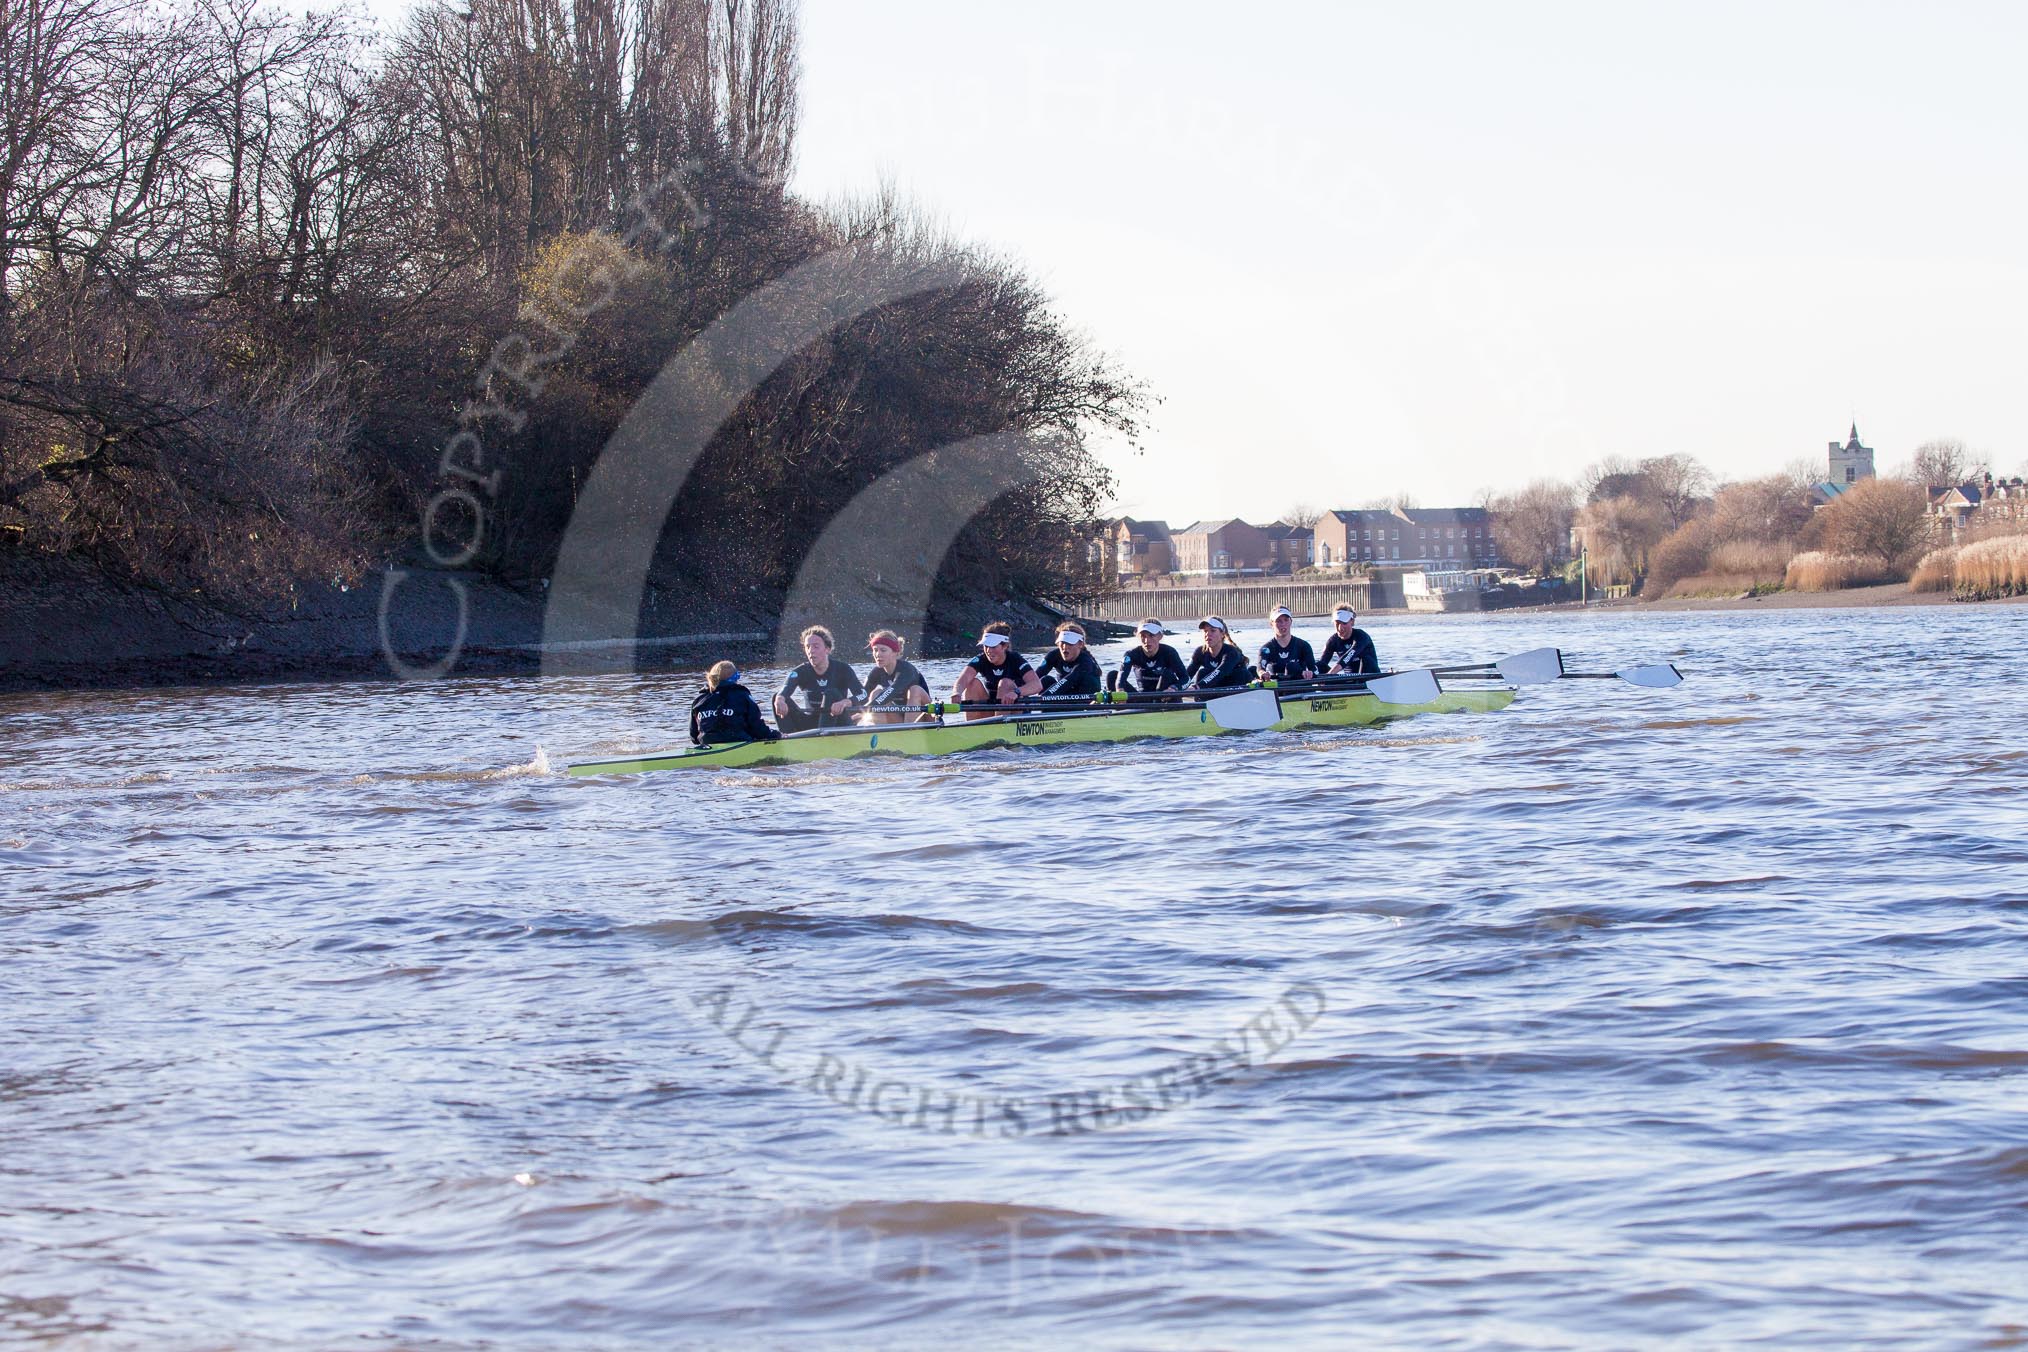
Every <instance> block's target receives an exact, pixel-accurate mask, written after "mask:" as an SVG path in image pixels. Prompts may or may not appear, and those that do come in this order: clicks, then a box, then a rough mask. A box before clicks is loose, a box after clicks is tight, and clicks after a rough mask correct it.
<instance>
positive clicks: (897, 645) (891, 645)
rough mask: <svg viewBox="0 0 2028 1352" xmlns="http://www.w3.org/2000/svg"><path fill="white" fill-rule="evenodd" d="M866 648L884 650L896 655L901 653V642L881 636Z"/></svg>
mask: <svg viewBox="0 0 2028 1352" xmlns="http://www.w3.org/2000/svg"><path fill="white" fill-rule="evenodd" d="M868 646H869V647H874V648H885V649H887V650H888V651H889V652H891V653H898V652H900V651H901V640H899V639H892V638H889V637H888V636H887V635H885V634H882V635H881V636H880V637H879V638H877V639H874V640H873V641H872V643H871V644H869V645H868Z"/></svg>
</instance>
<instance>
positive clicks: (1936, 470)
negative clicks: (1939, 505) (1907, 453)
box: [1906, 437, 1985, 488]
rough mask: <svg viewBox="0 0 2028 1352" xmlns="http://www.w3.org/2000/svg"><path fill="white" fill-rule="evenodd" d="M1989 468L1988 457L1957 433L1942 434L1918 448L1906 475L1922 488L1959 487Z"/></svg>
mask: <svg viewBox="0 0 2028 1352" xmlns="http://www.w3.org/2000/svg"><path fill="white" fill-rule="evenodd" d="M1983 469H1985V462H1984V460H1983V459H1982V458H1981V457H1979V456H1976V455H1974V454H1973V453H1972V452H1971V451H1970V450H1969V449H1967V448H1966V446H1965V443H1964V442H1962V441H1959V440H1957V439H1956V438H1955V437H1939V438H1937V439H1936V440H1934V441H1925V442H1923V443H1922V445H1920V446H1918V447H1916V448H1915V455H1914V456H1913V457H1912V458H1911V459H1910V460H1909V464H1908V470H1907V472H1906V477H1907V479H1908V481H1909V482H1910V483H1913V484H1915V485H1917V486H1918V487H1921V488H1955V487H1957V486H1958V485H1959V484H1961V483H1963V482H1965V481H1966V480H1967V479H1971V478H1974V477H1976V476H1977V475H1978V474H1979V473H1980V471H1982V470H1983Z"/></svg>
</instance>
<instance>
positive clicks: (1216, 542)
mask: <svg viewBox="0 0 2028 1352" xmlns="http://www.w3.org/2000/svg"><path fill="white" fill-rule="evenodd" d="M1170 540H1171V543H1172V546H1173V553H1174V556H1175V567H1174V571H1176V572H1179V573H1194V574H1199V575H1205V574H1211V573H1238V572H1263V571H1266V570H1267V569H1268V568H1270V567H1272V566H1273V563H1274V560H1275V558H1276V551H1275V550H1274V548H1273V547H1272V546H1271V544H1270V542H1269V538H1268V535H1267V533H1266V532H1265V531H1263V530H1262V529H1261V528H1260V527H1259V526H1249V525H1247V524H1246V522H1244V521H1241V520H1240V519H1239V518H1238V517H1232V518H1229V519H1227V520H1224V521H1197V522H1193V523H1191V524H1190V525H1188V526H1185V527H1183V529H1181V530H1179V531H1176V532H1174V533H1173V534H1172V535H1171V536H1170Z"/></svg>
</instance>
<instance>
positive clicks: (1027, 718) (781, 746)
mask: <svg viewBox="0 0 2028 1352" xmlns="http://www.w3.org/2000/svg"><path fill="white" fill-rule="evenodd" d="M1513 701H1514V692H1513V691H1512V690H1511V689H1507V688H1504V687H1493V688H1487V689H1479V690H1446V691H1444V692H1443V693H1442V694H1441V695H1439V696H1438V697H1437V698H1436V699H1434V700H1431V701H1430V702H1429V703H1427V704H1382V703H1381V702H1380V701H1379V700H1377V699H1375V698H1374V697H1373V696H1371V695H1364V694H1346V695H1324V696H1319V697H1316V698H1310V697H1307V696H1302V695H1287V696H1283V697H1282V701H1281V708H1282V717H1281V720H1280V721H1279V722H1277V723H1276V724H1275V725H1274V730H1275V731H1278V732H1286V731H1292V730H1294V729H1296V728H1316V727H1356V726H1360V725H1364V724H1369V723H1380V722H1384V721H1387V720H1390V719H1395V718H1407V717H1411V716H1413V715H1415V714H1432V713H1491V712H1493V711H1495V710H1498V709H1504V708H1506V707H1507V706H1508V705H1509V704H1511V703H1513ZM1226 732H1227V729H1225V728H1221V727H1219V726H1218V724H1217V723H1216V722H1214V721H1212V718H1211V715H1210V714H1209V713H1208V712H1206V711H1205V710H1204V709H1203V708H1202V707H1201V706H1198V707H1188V708H1178V709H1152V710H1136V711H1134V712H1131V713H1129V712H1119V713H1100V712H1090V713H1063V714H1022V715H1015V716H1011V717H1007V718H985V719H980V720H978V721H976V722H971V723H958V722H951V723H895V724H890V725H888V726H885V727H878V728H837V729H830V730H826V731H822V732H805V733H798V734H796V735H794V736H792V737H784V738H782V739H781V740H780V741H777V742H734V743H729V744H725V745H720V746H703V747H687V748H684V749H682V750H678V751H658V752H652V753H647V754H643V755H637V756H617V757H613V758H611V759H607V760H595V761H582V762H580V763H578V764H576V765H572V766H570V767H568V770H569V773H571V774H573V775H631V774H642V773H645V772H647V771H651V770H729V769H737V768H743V767H747V766H757V765H805V764H809V763H811V762H814V761H827V760H851V759H854V758H855V757H859V756H881V755H894V756H943V755H949V754H951V753H953V752H958V751H981V750H984V749H986V748H988V747H996V746H1066V745H1071V744H1076V743H1086V742H1128V741H1138V740H1140V739H1142V738H1145V737H1207V736H1218V735H1222V734H1224V733H1226Z"/></svg>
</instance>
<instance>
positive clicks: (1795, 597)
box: [1593, 582, 2028, 613]
mask: <svg viewBox="0 0 2028 1352" xmlns="http://www.w3.org/2000/svg"><path fill="white" fill-rule="evenodd" d="M2023 602H2028V596H2003V597H1999V598H1997V599H1995V600H1992V601H1961V600H1959V599H1958V598H1957V597H1956V596H1954V595H1952V594H1951V593H1950V592H1919V591H1911V590H1910V589H1909V586H1908V584H1907V583H1906V582H1889V583H1886V584H1884V585H1882V586H1878V587H1848V588H1846V589H1845V590H1844V591H1833V592H1794V591H1778V592H1771V593H1769V594H1768V595H1766V596H1684V597H1673V598H1670V599H1668V600H1664V601H1628V600H1614V601H1607V602H1604V603H1602V604H1603V606H1605V607H1609V608H1611V609H1614V610H1622V609H1624V610H1637V611H1641V612H1643V613H1648V612H1659V611H1684V610H1852V609H1857V608H1861V607H1865V606H1981V605H2003V606H2004V605H2020V604H2022V603H2023ZM1598 608H1600V607H1599V606H1596V605H1595V606H1594V607H1593V609H1598Z"/></svg>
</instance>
